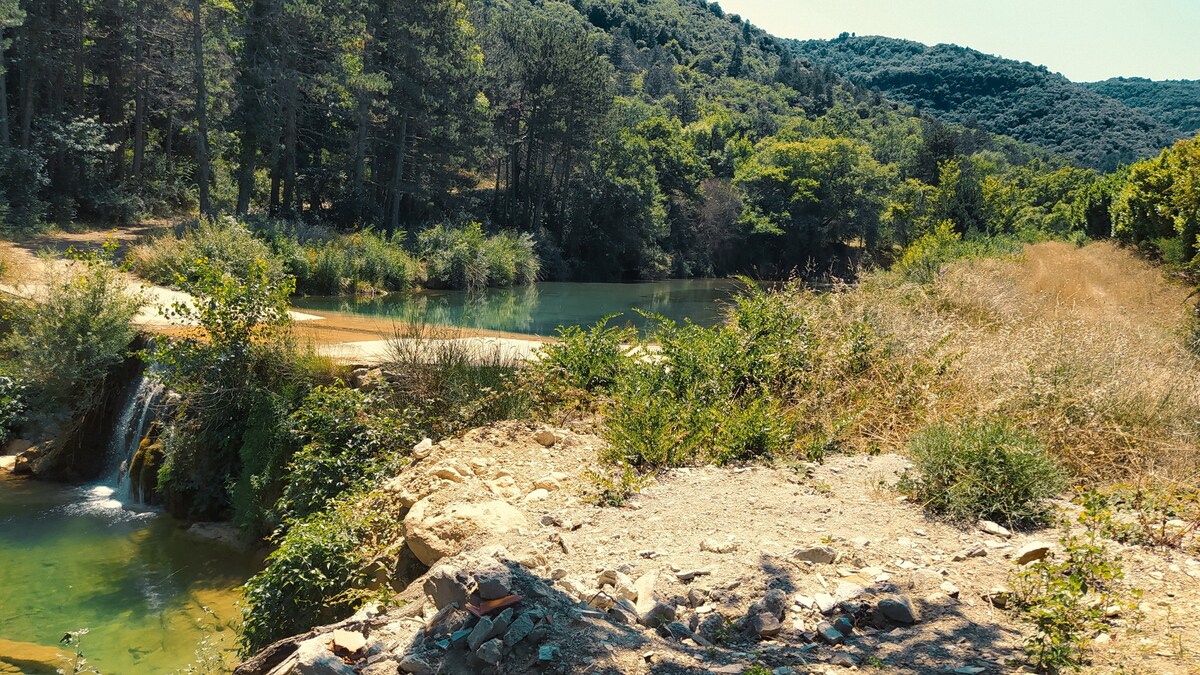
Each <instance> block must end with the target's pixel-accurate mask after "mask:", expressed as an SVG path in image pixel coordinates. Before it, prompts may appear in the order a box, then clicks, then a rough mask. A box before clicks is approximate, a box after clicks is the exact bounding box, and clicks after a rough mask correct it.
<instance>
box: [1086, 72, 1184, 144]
mask: <svg viewBox="0 0 1200 675" xmlns="http://www.w3.org/2000/svg"><path fill="white" fill-rule="evenodd" d="M1083 86H1085V87H1087V88H1088V89H1091V90H1092V91H1094V92H1096V93H1097V94H1101V95H1103V96H1107V97H1109V98H1113V99H1116V100H1118V101H1120V102H1121V103H1124V104H1125V105H1127V106H1129V107H1130V108H1134V109H1136V110H1140V111H1142V112H1144V113H1146V114H1148V115H1150V116H1151V117H1153V118H1154V119H1156V120H1158V121H1160V122H1162V123H1163V124H1169V125H1171V126H1172V127H1175V128H1176V129H1178V130H1180V131H1182V132H1183V133H1185V134H1187V135H1193V134H1195V133H1196V132H1197V131H1200V80H1160V81H1155V80H1148V79H1146V78H1144V77H1114V78H1111V79H1108V80H1104V81H1103V82H1087V83H1085V84H1084V85H1083Z"/></svg>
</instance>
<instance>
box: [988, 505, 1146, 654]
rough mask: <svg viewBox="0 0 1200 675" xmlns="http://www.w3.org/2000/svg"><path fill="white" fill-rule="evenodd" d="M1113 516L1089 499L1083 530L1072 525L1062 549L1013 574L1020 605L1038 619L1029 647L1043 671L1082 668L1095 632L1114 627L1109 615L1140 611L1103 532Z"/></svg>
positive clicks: (1026, 615)
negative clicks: (1080, 530) (1104, 538)
mask: <svg viewBox="0 0 1200 675" xmlns="http://www.w3.org/2000/svg"><path fill="white" fill-rule="evenodd" d="M1111 522H1112V515H1111V513H1110V512H1109V511H1108V509H1107V508H1106V507H1104V506H1103V504H1102V503H1100V502H1097V501H1093V500H1088V501H1085V503H1084V509H1083V512H1082V514H1081V515H1080V523H1081V524H1082V525H1083V529H1084V531H1083V533H1082V534H1077V533H1072V532H1071V531H1069V530H1068V531H1067V533H1066V534H1065V535H1064V536H1063V538H1062V539H1061V540H1059V545H1060V548H1061V554H1060V555H1055V556H1052V557H1050V558H1043V559H1042V560H1038V561H1036V562H1034V563H1032V564H1030V565H1028V566H1027V567H1025V568H1024V569H1022V570H1020V571H1017V572H1014V573H1013V574H1012V575H1011V577H1010V582H1011V585H1012V587H1013V594H1014V596H1015V599H1016V604H1017V610H1018V611H1019V612H1020V613H1021V614H1022V615H1023V616H1024V618H1026V619H1027V620H1029V621H1031V622H1032V623H1033V625H1034V629H1035V632H1034V634H1033V636H1031V637H1030V638H1029V639H1028V640H1027V641H1026V643H1025V649H1026V651H1027V652H1028V653H1029V655H1030V657H1032V658H1033V660H1034V664H1035V665H1036V666H1037V668H1038V669H1039V670H1040V671H1046V672H1058V671H1060V670H1061V669H1063V668H1078V667H1079V666H1080V665H1081V664H1082V662H1083V659H1084V656H1085V650H1086V649H1087V646H1088V644H1090V642H1091V640H1092V638H1093V637H1094V636H1096V635H1097V634H1099V633H1100V632H1102V631H1105V630H1110V626H1109V621H1108V617H1109V616H1110V615H1117V614H1121V613H1125V614H1130V613H1134V612H1135V611H1136V610H1135V608H1136V605H1137V603H1136V598H1137V597H1138V596H1139V592H1138V591H1137V590H1136V589H1130V588H1127V587H1126V586H1125V585H1124V584H1123V579H1124V572H1123V570H1122V569H1121V566H1120V564H1119V563H1118V561H1117V559H1116V558H1114V557H1113V556H1112V555H1110V554H1109V553H1108V550H1107V549H1106V548H1105V546H1104V542H1103V541H1102V540H1101V538H1100V535H1101V532H1102V531H1103V530H1104V529H1106V527H1107V525H1108V524H1110V523H1111Z"/></svg>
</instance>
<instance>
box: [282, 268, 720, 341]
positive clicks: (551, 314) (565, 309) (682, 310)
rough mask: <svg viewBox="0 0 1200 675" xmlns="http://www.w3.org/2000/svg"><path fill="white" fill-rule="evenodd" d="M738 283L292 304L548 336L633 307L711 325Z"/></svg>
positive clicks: (626, 316)
mask: <svg viewBox="0 0 1200 675" xmlns="http://www.w3.org/2000/svg"><path fill="white" fill-rule="evenodd" d="M737 289H738V283H737V282H734V281H729V280H723V279H688V280H673V281H660V282H650V283H640V284H590V283H588V284H585V283H540V284H535V285H532V286H525V287H521V288H507V289H488V290H486V291H481V292H476V293H467V292H464V291H421V292H419V293H411V294H399V293H397V294H392V295H389V296H385V297H383V298H378V299H373V300H356V299H353V298H321V297H310V298H297V299H295V301H294V303H293V304H294V305H295V306H296V307H297V308H298V309H300V310H305V309H309V310H316V311H341V312H350V313H355V314H366V315H371V316H382V317H387V318H391V319H395V320H397V321H404V322H415V323H428V324H434V325H441V326H459V327H464V328H474V329H481V330H496V331H504V332H511V333H526V334H530V335H553V334H554V333H555V329H556V328H557V327H558V326H562V325H588V324H592V323H595V322H596V321H597V320H599V319H600V318H601V317H603V316H605V315H608V314H620V315H621V316H620V317H619V318H618V319H617V320H616V323H629V324H632V325H634V326H637V327H639V328H643V327H645V326H646V324H647V321H646V320H645V319H644V318H643V317H641V316H640V315H638V314H637V313H636V312H634V311H633V310H634V309H635V308H636V309H641V310H643V311H646V312H651V313H655V314H661V315H663V316H666V317H667V318H669V319H672V320H674V321H678V322H682V321H684V320H686V319H690V320H692V321H694V322H696V323H699V324H701V325H706V326H711V325H714V324H716V323H717V322H718V321H720V319H721V316H722V312H723V306H724V304H725V303H726V302H727V301H728V300H729V298H731V297H732V296H733V294H734V293H736V291H737Z"/></svg>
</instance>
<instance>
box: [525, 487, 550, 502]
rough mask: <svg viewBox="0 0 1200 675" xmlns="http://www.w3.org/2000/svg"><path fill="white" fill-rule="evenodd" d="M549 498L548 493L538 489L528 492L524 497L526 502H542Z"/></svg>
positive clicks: (543, 489)
mask: <svg viewBox="0 0 1200 675" xmlns="http://www.w3.org/2000/svg"><path fill="white" fill-rule="evenodd" d="M549 498H550V493H549V492H548V491H547V490H546V488H538V489H536V490H534V491H533V492H530V493H529V494H527V495H525V501H526V502H544V501H546V500H547V499H549Z"/></svg>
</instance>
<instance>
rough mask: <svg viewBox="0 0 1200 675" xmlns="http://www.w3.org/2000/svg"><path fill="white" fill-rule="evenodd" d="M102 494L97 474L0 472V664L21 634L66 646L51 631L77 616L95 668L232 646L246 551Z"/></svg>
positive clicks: (188, 659) (151, 665) (180, 660)
mask: <svg viewBox="0 0 1200 675" xmlns="http://www.w3.org/2000/svg"><path fill="white" fill-rule="evenodd" d="M113 496H114V491H113V489H112V488H110V487H106V486H102V485H96V486H86V487H73V486H63V485H55V484H50V483H44V482H36V481H22V480H3V479H0V554H2V558H0V673H5V672H14V671H12V670H11V669H9V670H6V667H5V665H4V657H5V654H4V651H5V650H6V649H7V650H9V651H17V652H19V651H21V649H22V647H24V648H26V649H28V648H29V647H30V645H29V644H25V643H32V644H33V645H42V646H44V647H56V646H57V647H59V648H60V649H61V650H62V651H63V652H64V653H69V654H70V655H71V656H72V658H74V651H73V649H71V648H69V647H66V646H63V645H60V644H59V640H60V639H61V638H62V637H63V636H64V634H66V633H67V632H70V631H77V630H80V629H85V628H86V629H87V630H88V633H87V634H86V635H84V636H83V638H82V642H81V643H80V649H81V651H82V654H83V656H84V657H85V658H86V659H87V663H88V665H89V666H90V667H93V668H95V669H96V670H98V671H99V672H102V673H106V674H107V673H121V674H133V675H137V674H140V673H173V672H176V671H179V670H183V669H186V668H188V667H189V666H191V665H193V664H195V663H197V661H198V660H200V661H204V662H209V663H213V662H215V661H218V660H222V659H229V658H231V657H233V656H234V653H235V650H236V634H235V630H234V627H235V625H236V624H235V620H236V617H237V616H238V612H237V608H236V606H235V603H236V602H237V598H238V594H237V590H236V588H237V587H238V586H239V585H240V584H241V583H242V582H243V581H245V579H246V578H247V577H248V576H249V574H250V573H251V561H250V559H249V557H248V556H246V555H243V554H240V553H237V552H235V551H234V550H232V549H228V548H226V547H224V546H223V545H221V544H217V543H215V542H211V541H206V540H203V539H199V538H197V537H195V536H192V535H190V534H188V533H187V532H186V530H185V529H184V527H185V526H184V524H183V523H180V522H179V521H176V520H174V519H172V518H170V517H168V516H166V515H163V514H161V513H158V512H154V511H145V510H141V511H139V510H132V509H127V508H125V507H123V506H122V505H121V503H120V502H118V501H116V500H115V499H113ZM35 651H36V650H35ZM42 651H44V650H42ZM226 662H227V661H226ZM223 670H224V668H221V667H218V668H216V669H214V670H206V671H203V672H222V671H223ZM68 672H69V671H68ZM89 672H90V671H89Z"/></svg>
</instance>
